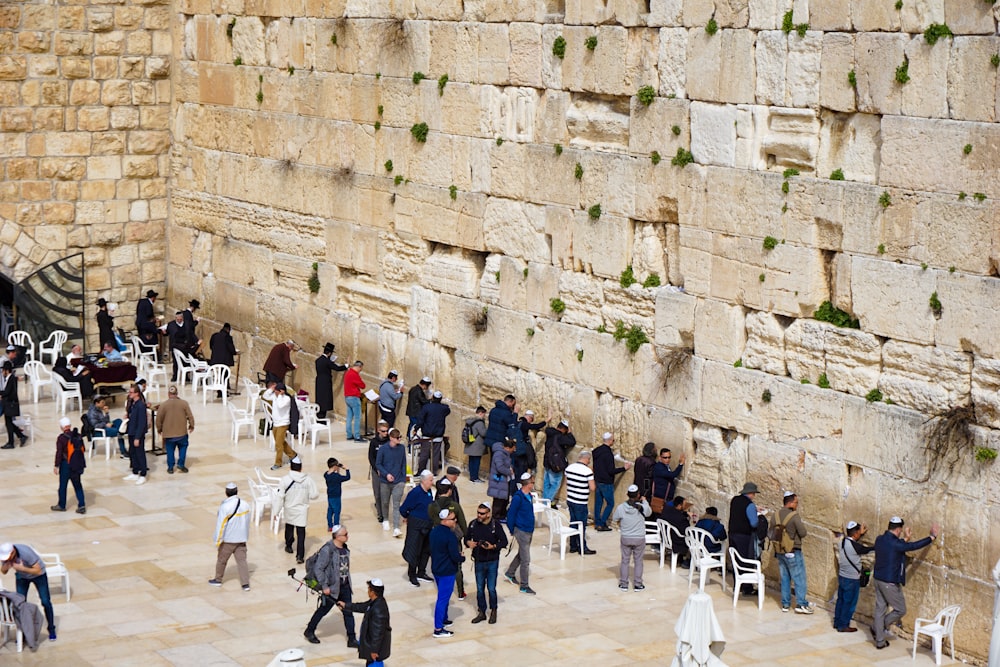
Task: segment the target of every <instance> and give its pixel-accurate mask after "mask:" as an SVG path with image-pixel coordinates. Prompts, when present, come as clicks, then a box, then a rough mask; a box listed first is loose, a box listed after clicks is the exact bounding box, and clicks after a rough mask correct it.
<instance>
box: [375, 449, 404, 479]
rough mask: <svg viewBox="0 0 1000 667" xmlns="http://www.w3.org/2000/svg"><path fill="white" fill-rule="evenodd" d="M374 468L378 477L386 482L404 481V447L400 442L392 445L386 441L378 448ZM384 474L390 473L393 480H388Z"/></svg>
mask: <svg viewBox="0 0 1000 667" xmlns="http://www.w3.org/2000/svg"><path fill="white" fill-rule="evenodd" d="M375 469H376V470H378V478H379V479H380V480H382V481H383V482H385V483H386V484H390V483H391V484H399V483H400V482H405V481H406V447H404V446H403V445H402V444H399V445H396V446H395V447H393V446H392V445H390V444H389V443H388V442H387V443H385V444H383V445H382V446H381V447H379V448H378V452H377V453H376V454H375ZM386 475H392V477H393V479H394V480H395V481H393V482H389V480H387V479H386Z"/></svg>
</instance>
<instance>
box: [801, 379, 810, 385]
mask: <svg viewBox="0 0 1000 667" xmlns="http://www.w3.org/2000/svg"><path fill="white" fill-rule="evenodd" d="M799 384H812V382H810V381H809V378H800V379H799Z"/></svg>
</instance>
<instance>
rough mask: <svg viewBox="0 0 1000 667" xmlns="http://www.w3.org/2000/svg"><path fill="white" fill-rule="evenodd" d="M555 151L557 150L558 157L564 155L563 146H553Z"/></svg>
mask: <svg viewBox="0 0 1000 667" xmlns="http://www.w3.org/2000/svg"><path fill="white" fill-rule="evenodd" d="M553 150H555V152H556V155H562V151H563V149H562V144H556V145H555V146H553Z"/></svg>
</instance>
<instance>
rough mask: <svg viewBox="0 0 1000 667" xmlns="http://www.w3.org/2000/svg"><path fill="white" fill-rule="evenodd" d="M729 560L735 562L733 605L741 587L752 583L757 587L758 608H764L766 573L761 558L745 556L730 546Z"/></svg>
mask: <svg viewBox="0 0 1000 667" xmlns="http://www.w3.org/2000/svg"><path fill="white" fill-rule="evenodd" d="M729 561H730V562H731V563H732V564H733V577H734V579H735V580H734V582H733V606H734V607H735V606H736V601H737V600H738V599H739V597H740V587H741V586H742V585H743V584H752V585H753V586H756V587H757V609H763V608H764V573H763V572H762V571H761V567H760V561H759V560H750V559H749V558H744V557H743V556H741V555H740V554H739V553H737V551H736V549H735V548H733V547H729Z"/></svg>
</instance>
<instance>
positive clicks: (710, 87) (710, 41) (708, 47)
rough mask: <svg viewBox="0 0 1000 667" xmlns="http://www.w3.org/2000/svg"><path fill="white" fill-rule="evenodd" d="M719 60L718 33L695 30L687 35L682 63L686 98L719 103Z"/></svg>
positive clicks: (720, 46) (719, 41)
mask: <svg viewBox="0 0 1000 667" xmlns="http://www.w3.org/2000/svg"><path fill="white" fill-rule="evenodd" d="M686 20H687V14H686V13H685V21H686ZM674 48H676V47H674ZM721 59H722V38H721V37H720V36H719V34H718V33H716V34H715V35H709V34H707V33H706V32H705V31H704V30H697V29H696V30H692V31H690V32H689V33H688V36H687V56H686V58H685V63H684V66H685V81H686V86H685V89H686V94H687V96H688V97H690V98H691V99H696V100H704V101H705V102H719V101H721V100H719V98H718V95H719V78H720V76H721V72H720V70H721V67H720V61H721ZM661 60H662V58H661Z"/></svg>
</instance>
